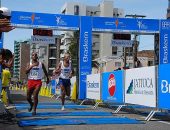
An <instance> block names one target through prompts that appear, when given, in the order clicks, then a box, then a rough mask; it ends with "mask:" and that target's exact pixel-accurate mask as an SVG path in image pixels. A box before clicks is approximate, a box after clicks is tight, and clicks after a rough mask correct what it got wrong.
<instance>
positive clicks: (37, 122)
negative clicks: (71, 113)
mask: <svg viewBox="0 0 170 130" xmlns="http://www.w3.org/2000/svg"><path fill="white" fill-rule="evenodd" d="M18 124H19V126H51V125H86V124H91V125H92V124H143V122H141V121H138V120H135V119H129V118H115V117H114V118H54V119H52V118H50V119H29V120H20V121H19V122H18Z"/></svg>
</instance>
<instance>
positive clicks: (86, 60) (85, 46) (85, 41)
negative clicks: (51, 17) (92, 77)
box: [78, 16, 92, 99]
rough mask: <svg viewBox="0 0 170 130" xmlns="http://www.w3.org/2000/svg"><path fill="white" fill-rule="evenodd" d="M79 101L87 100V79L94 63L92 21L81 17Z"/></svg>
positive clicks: (89, 18)
mask: <svg viewBox="0 0 170 130" xmlns="http://www.w3.org/2000/svg"><path fill="white" fill-rule="evenodd" d="M79 52H80V53H79V96H78V98H79V99H85V98H86V78H87V75H89V74H91V71H92V69H91V64H92V63H91V61H92V20H91V17H84V16H83V17H81V24H80V45H79Z"/></svg>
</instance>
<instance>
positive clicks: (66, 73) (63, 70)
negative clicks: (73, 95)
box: [55, 53, 72, 111]
mask: <svg viewBox="0 0 170 130" xmlns="http://www.w3.org/2000/svg"><path fill="white" fill-rule="evenodd" d="M55 73H56V74H58V73H60V77H59V85H60V88H61V101H62V108H61V110H62V111H63V110H64V102H65V96H66V95H67V96H68V97H69V96H70V91H71V88H70V86H71V82H70V78H71V77H72V66H71V62H70V54H69V53H65V54H64V59H63V61H61V62H60V63H59V65H58V66H57V68H56V69H55Z"/></svg>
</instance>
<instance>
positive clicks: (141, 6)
mask: <svg viewBox="0 0 170 130" xmlns="http://www.w3.org/2000/svg"><path fill="white" fill-rule="evenodd" d="M68 1H71V2H72V1H74V2H82V3H85V4H86V5H93V6H97V5H98V4H99V3H100V2H101V1H102V0H1V6H3V7H7V8H9V9H10V10H13V11H27V12H40V13H60V9H61V7H62V6H63V5H64V3H65V2H68ZM113 1H114V7H115V8H122V9H124V11H125V14H140V15H145V16H147V17H146V18H151V19H165V18H166V10H167V7H168V0H147V1H146V0H113ZM31 35H32V30H31V29H27V30H26V29H15V30H13V31H11V32H8V33H5V37H4V48H8V49H10V50H12V51H13V46H14V45H13V43H14V40H25V39H28V38H30V37H31ZM139 49H140V50H143V49H153V36H140V47H139Z"/></svg>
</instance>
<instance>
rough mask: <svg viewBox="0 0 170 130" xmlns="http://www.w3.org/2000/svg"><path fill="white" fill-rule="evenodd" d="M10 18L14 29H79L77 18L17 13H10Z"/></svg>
mask: <svg viewBox="0 0 170 130" xmlns="http://www.w3.org/2000/svg"><path fill="white" fill-rule="evenodd" d="M11 16H12V17H11V24H12V26H14V27H23V28H52V29H64V30H65V29H69V30H78V29H79V16H73V15H61V14H45V13H35V12H19V11H12V13H11ZM70 19H71V20H70Z"/></svg>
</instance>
